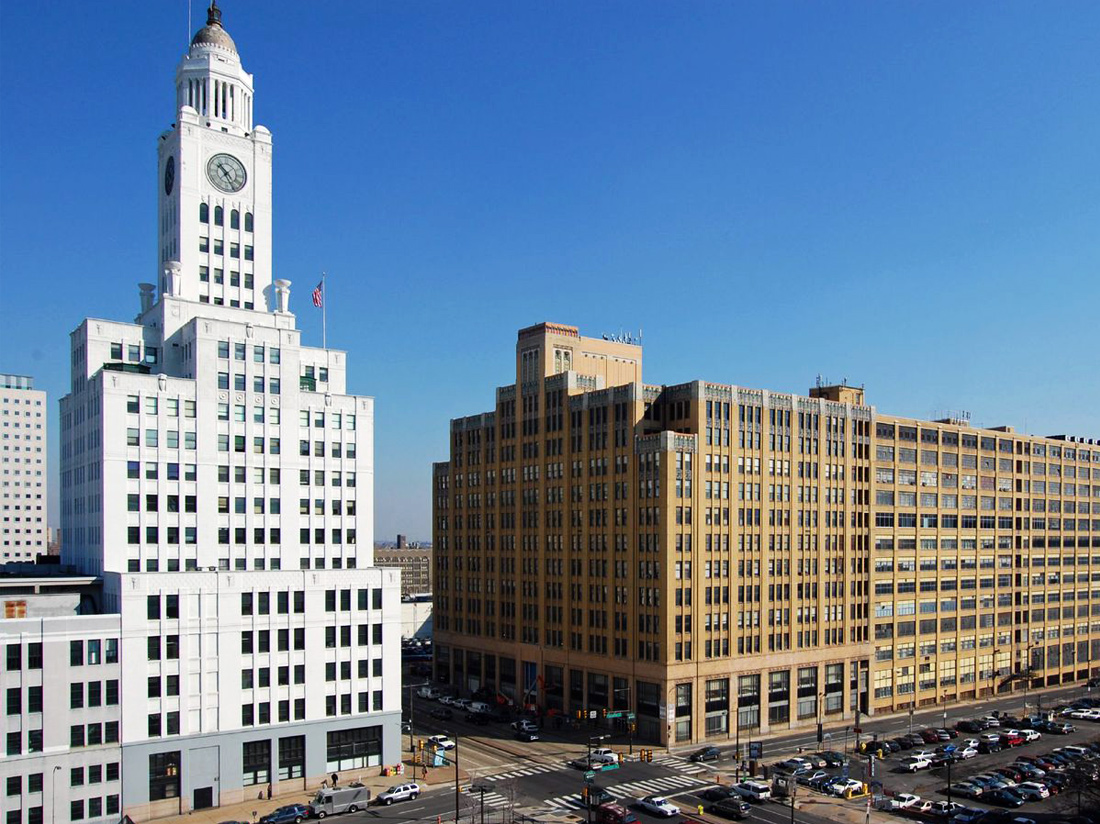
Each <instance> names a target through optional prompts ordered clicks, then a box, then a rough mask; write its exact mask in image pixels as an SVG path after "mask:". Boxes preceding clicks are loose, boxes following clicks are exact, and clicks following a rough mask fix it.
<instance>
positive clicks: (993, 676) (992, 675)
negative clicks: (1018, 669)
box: [989, 649, 1000, 697]
mask: <svg viewBox="0 0 1100 824" xmlns="http://www.w3.org/2000/svg"><path fill="white" fill-rule="evenodd" d="M999 653H1000V650H999V649H995V650H993V666H991V667H990V668H989V695H990V697H996V695H997V655H998V654H999Z"/></svg>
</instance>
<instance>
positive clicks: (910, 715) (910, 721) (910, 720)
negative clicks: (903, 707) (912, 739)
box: [909, 705, 913, 735]
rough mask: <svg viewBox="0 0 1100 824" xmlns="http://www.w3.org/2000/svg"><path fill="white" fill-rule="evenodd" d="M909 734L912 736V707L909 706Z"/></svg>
mask: <svg viewBox="0 0 1100 824" xmlns="http://www.w3.org/2000/svg"><path fill="white" fill-rule="evenodd" d="M909 734H910V735H912V734H913V707H912V705H910V706H909Z"/></svg>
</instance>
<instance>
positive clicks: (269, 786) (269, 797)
mask: <svg viewBox="0 0 1100 824" xmlns="http://www.w3.org/2000/svg"><path fill="white" fill-rule="evenodd" d="M267 800H268V801H270V800H271V782H270V781H268V782H267Z"/></svg>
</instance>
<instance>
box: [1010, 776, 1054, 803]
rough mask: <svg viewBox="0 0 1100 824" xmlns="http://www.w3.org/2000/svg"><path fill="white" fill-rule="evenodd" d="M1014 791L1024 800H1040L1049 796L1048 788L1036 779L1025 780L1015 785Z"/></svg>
mask: <svg viewBox="0 0 1100 824" xmlns="http://www.w3.org/2000/svg"><path fill="white" fill-rule="evenodd" d="M1016 792H1018V793H1019V794H1020V795H1021V796H1023V798H1024V800H1026V801H1042V800H1043V799H1044V798H1050V790H1049V789H1048V788H1047V787H1045V786H1044V785H1042V784H1040V783H1039V782H1038V781H1025V782H1023V783H1022V784H1017V785H1016Z"/></svg>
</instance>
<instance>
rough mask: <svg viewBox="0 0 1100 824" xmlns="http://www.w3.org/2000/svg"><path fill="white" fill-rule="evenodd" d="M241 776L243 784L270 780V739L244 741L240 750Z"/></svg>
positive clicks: (261, 782) (262, 782) (264, 782)
mask: <svg viewBox="0 0 1100 824" xmlns="http://www.w3.org/2000/svg"><path fill="white" fill-rule="evenodd" d="M241 762H242V770H241V772H242V776H241V781H242V783H243V784H244V785H245V786H249V785H255V784H267V783H268V782H269V781H271V741H270V740H264V741H246V742H245V743H244V744H243V745H242V751H241Z"/></svg>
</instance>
